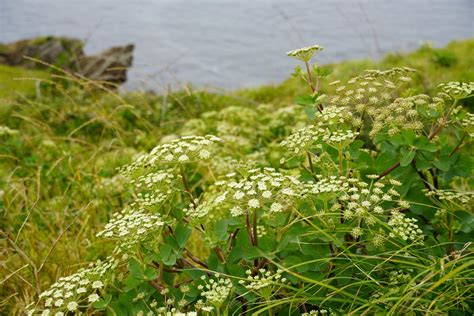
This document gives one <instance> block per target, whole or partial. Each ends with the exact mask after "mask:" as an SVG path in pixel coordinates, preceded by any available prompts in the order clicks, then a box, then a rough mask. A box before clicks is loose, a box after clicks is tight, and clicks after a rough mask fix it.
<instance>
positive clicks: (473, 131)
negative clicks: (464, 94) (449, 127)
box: [461, 113, 474, 137]
mask: <svg viewBox="0 0 474 316" xmlns="http://www.w3.org/2000/svg"><path fill="white" fill-rule="evenodd" d="M461 125H462V127H463V128H464V129H465V130H466V132H467V133H468V134H469V137H474V114H473V113H467V117H466V118H465V119H463V120H462V121H461Z"/></svg>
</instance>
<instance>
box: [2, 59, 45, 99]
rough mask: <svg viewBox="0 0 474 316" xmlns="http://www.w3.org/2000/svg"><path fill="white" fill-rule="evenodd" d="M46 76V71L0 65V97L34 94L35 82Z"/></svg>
mask: <svg viewBox="0 0 474 316" xmlns="http://www.w3.org/2000/svg"><path fill="white" fill-rule="evenodd" d="M48 77H49V74H48V73H47V72H46V71H40V70H26V69H22V68H18V67H11V66H6V65H0V99H1V98H12V97H16V96H31V95H34V94H35V92H36V85H37V82H38V81H40V80H45V79H47V78H48ZM33 78H38V80H33Z"/></svg>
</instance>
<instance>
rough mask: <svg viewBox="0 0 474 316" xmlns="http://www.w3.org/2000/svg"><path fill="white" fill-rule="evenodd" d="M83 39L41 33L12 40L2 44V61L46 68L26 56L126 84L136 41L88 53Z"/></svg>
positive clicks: (90, 75)
mask: <svg viewBox="0 0 474 316" xmlns="http://www.w3.org/2000/svg"><path fill="white" fill-rule="evenodd" d="M83 46H84V43H83V41H81V40H78V39H73V38H67V37H53V36H49V37H41V38H34V39H26V40H21V41H17V42H14V43H10V44H0V64H6V65H10V66H20V67H25V68H29V69H38V68H39V69H45V68H48V66H47V65H45V64H41V63H39V62H35V61H33V60H31V59H28V58H25V57H31V58H34V59H37V60H40V61H43V62H45V63H47V64H51V65H55V66H58V67H60V68H62V69H65V70H68V71H71V72H74V73H77V74H79V75H82V76H85V77H87V78H89V79H92V80H96V81H100V82H107V83H110V84H112V85H117V84H122V83H124V82H125V81H126V80H127V70H128V68H130V66H131V65H132V62H133V50H134V45H132V44H129V45H125V46H116V47H111V48H109V49H107V50H105V51H103V52H101V53H99V54H95V55H90V56H86V55H85V54H84V50H83Z"/></svg>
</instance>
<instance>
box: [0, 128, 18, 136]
mask: <svg viewBox="0 0 474 316" xmlns="http://www.w3.org/2000/svg"><path fill="white" fill-rule="evenodd" d="M13 134H18V131H17V130H16V129H11V128H9V127H8V126H5V125H0V136H2V135H13Z"/></svg>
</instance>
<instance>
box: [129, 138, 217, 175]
mask: <svg viewBox="0 0 474 316" xmlns="http://www.w3.org/2000/svg"><path fill="white" fill-rule="evenodd" d="M220 141H221V139H220V138H219V137H217V136H214V135H206V136H184V137H181V138H179V139H175V140H173V141H171V142H170V143H166V144H162V145H158V146H156V147H155V148H153V149H152V150H151V152H150V153H149V154H144V155H141V156H140V157H138V158H137V159H136V160H135V162H133V163H132V164H130V165H127V166H125V167H123V168H121V169H120V172H121V173H122V174H123V175H125V176H131V175H133V174H135V173H136V172H137V171H138V170H141V169H145V168H146V169H152V168H153V167H157V166H159V165H168V166H169V165H177V164H178V165H179V164H188V163H192V162H197V161H202V160H209V159H210V158H211V157H212V152H213V150H214V149H215V145H216V144H217V143H219V142H220Z"/></svg>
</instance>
